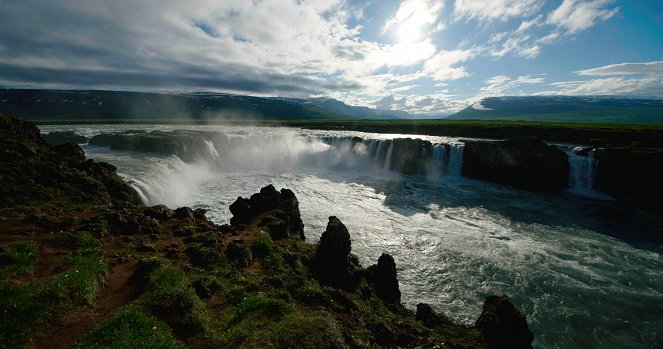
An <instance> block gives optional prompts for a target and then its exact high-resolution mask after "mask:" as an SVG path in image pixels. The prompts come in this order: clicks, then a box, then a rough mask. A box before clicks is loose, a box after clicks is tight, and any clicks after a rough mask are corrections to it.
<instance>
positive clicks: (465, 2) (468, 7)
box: [454, 0, 543, 21]
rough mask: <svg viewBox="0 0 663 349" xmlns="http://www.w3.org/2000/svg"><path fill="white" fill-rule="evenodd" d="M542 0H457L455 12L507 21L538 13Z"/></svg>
mask: <svg viewBox="0 0 663 349" xmlns="http://www.w3.org/2000/svg"><path fill="white" fill-rule="evenodd" d="M542 5H543V1H542V0H456V2H455V3H454V13H455V14H456V17H458V18H467V19H477V20H500V21H506V20H507V19H509V18H512V17H527V16H529V15H531V14H534V13H536V12H537V11H538V10H539V8H541V6H542Z"/></svg>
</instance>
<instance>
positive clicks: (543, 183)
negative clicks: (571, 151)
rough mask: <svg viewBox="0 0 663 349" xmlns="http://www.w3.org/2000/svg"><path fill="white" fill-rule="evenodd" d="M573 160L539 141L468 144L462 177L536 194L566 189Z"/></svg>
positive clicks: (527, 139) (533, 139)
mask: <svg viewBox="0 0 663 349" xmlns="http://www.w3.org/2000/svg"><path fill="white" fill-rule="evenodd" d="M569 171H570V169H569V159H568V156H567V155H566V153H564V152H563V151H562V150H560V149H558V148H556V147H554V146H549V145H547V144H546V143H544V142H542V141H540V140H538V139H536V138H514V139H509V140H506V141H497V142H492V141H466V142H465V149H464V151H463V168H462V175H463V176H466V177H473V178H479V179H485V180H489V181H493V182H496V183H502V184H508V185H513V186H517V187H520V188H523V189H528V190H535V191H554V190H561V189H565V188H566V186H567V184H568V178H569Z"/></svg>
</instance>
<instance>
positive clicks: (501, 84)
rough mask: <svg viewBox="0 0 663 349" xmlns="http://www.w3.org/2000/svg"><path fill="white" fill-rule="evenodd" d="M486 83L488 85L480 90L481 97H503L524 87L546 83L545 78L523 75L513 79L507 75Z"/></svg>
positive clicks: (496, 77) (494, 77) (493, 78)
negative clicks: (508, 92)
mask: <svg viewBox="0 0 663 349" xmlns="http://www.w3.org/2000/svg"><path fill="white" fill-rule="evenodd" d="M485 82H486V84H487V85H486V86H484V87H482V88H481V89H480V90H479V93H480V97H488V96H503V95H505V94H506V93H507V91H513V90H514V89H516V88H518V87H520V86H522V85H535V84H542V83H543V82H544V78H543V77H536V76H531V75H522V76H519V77H517V78H515V79H513V78H511V77H509V76H506V75H497V76H493V77H492V78H490V79H488V80H486V81H485Z"/></svg>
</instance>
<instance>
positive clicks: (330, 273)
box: [313, 216, 358, 290]
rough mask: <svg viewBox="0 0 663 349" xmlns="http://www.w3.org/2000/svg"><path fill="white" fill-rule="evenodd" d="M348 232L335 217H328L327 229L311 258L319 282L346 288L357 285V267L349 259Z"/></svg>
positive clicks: (349, 288)
mask: <svg viewBox="0 0 663 349" xmlns="http://www.w3.org/2000/svg"><path fill="white" fill-rule="evenodd" d="M351 250H352V247H351V242H350V233H348V229H347V228H346V227H345V225H344V224H343V223H342V222H341V221H340V220H339V219H338V218H336V217H334V216H331V217H329V222H328V223H327V229H326V230H325V232H324V233H322V236H321V237H320V244H319V245H318V248H317V250H316V253H315V257H314V259H313V272H314V275H315V276H316V278H317V279H318V280H320V282H322V283H325V284H327V285H329V286H332V287H337V288H344V289H348V290H353V289H356V287H357V286H358V278H357V273H356V271H357V268H356V265H355V264H354V263H352V262H351V260H350V251H351Z"/></svg>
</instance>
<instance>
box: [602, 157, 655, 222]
mask: <svg viewBox="0 0 663 349" xmlns="http://www.w3.org/2000/svg"><path fill="white" fill-rule="evenodd" d="M595 158H596V159H597V160H598V165H597V168H596V175H595V178H594V187H595V188H596V189H598V190H601V191H603V192H605V193H607V194H609V195H612V196H614V197H616V198H618V199H622V200H626V201H629V202H631V203H633V204H635V205H638V206H647V207H650V208H653V209H654V210H657V211H658V212H659V213H662V212H663V206H662V205H661V204H660V200H661V197H663V181H662V180H661V174H663V150H660V149H646V148H645V149H643V148H599V149H597V150H596V153H595Z"/></svg>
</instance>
